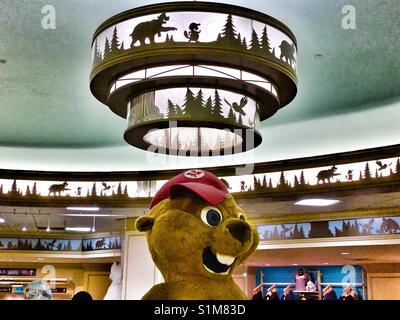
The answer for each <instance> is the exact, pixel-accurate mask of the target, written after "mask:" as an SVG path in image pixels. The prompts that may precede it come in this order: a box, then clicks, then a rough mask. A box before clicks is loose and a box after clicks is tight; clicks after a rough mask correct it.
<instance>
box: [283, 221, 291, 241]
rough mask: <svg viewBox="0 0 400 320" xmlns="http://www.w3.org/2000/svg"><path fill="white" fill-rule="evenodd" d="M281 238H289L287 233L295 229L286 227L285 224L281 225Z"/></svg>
mask: <svg viewBox="0 0 400 320" xmlns="http://www.w3.org/2000/svg"><path fill="white" fill-rule="evenodd" d="M281 228H282V231H281V238H286V237H287V233H288V232H290V231H292V229H293V227H286V226H285V225H284V224H281Z"/></svg>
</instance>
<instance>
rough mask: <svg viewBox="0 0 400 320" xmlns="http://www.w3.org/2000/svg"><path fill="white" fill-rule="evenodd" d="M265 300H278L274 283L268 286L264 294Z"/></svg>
mask: <svg viewBox="0 0 400 320" xmlns="http://www.w3.org/2000/svg"><path fill="white" fill-rule="evenodd" d="M265 300H271V301H274V300H275V301H276V300H279V297H278V294H277V293H276V285H275V284H274V285H272V286H271V287H269V288H268V292H267V294H266V295H265Z"/></svg>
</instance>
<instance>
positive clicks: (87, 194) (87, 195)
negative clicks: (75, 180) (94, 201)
mask: <svg viewBox="0 0 400 320" xmlns="http://www.w3.org/2000/svg"><path fill="white" fill-rule="evenodd" d="M86 197H87V198H89V189H87V193H86Z"/></svg>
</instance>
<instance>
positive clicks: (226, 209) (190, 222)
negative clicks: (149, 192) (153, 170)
mask: <svg viewBox="0 0 400 320" xmlns="http://www.w3.org/2000/svg"><path fill="white" fill-rule="evenodd" d="M136 228H137V229H138V230H139V231H143V232H144V231H145V232H146V233H147V243H148V246H149V249H150V253H151V256H152V258H153V261H154V263H155V264H156V266H157V267H158V269H159V270H160V271H161V273H162V275H163V277H164V280H165V282H164V283H161V284H158V285H155V286H153V287H152V288H151V289H150V291H148V292H147V293H146V294H145V295H144V296H143V298H142V299H146V300H244V299H248V298H247V297H246V295H245V294H244V293H243V292H242V290H241V289H240V288H239V286H238V285H237V284H236V283H235V282H234V281H233V279H232V272H233V270H234V269H235V268H236V267H237V266H239V265H240V264H241V263H243V261H245V260H246V259H247V258H248V257H249V256H250V255H251V254H252V253H253V252H254V251H255V250H256V248H257V245H258V241H259V238H258V233H257V230H256V228H255V227H254V226H253V225H252V224H250V223H249V222H248V221H247V218H246V214H245V213H244V211H243V210H242V209H241V208H240V207H239V206H238V205H237V204H236V202H235V200H234V198H233V197H232V195H231V194H230V193H229V191H228V189H227V187H226V185H225V184H224V183H223V182H222V181H221V180H220V179H218V178H217V177H216V176H214V175H213V174H211V173H210V172H208V171H205V170H189V171H186V172H184V173H182V174H180V175H178V176H176V177H174V178H172V179H171V180H169V181H168V182H167V183H166V184H165V185H164V186H163V187H162V188H161V189H160V190H159V191H158V192H157V194H156V195H155V197H154V198H153V200H152V202H151V204H150V211H149V213H148V214H146V215H144V216H141V217H139V218H138V219H137V220H136Z"/></svg>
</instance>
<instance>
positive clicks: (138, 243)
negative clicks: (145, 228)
mask: <svg viewBox="0 0 400 320" xmlns="http://www.w3.org/2000/svg"><path fill="white" fill-rule="evenodd" d="M123 257H124V258H123V260H124V278H123V285H122V299H126V300H140V299H141V298H142V297H143V295H144V294H145V293H146V292H147V291H149V290H150V288H151V287H152V286H153V285H155V284H157V283H160V282H162V276H161V273H160V272H159V271H158V269H157V268H156V266H155V264H154V263H153V260H152V258H151V255H150V252H149V249H148V247H147V241H146V236H145V235H144V234H143V233H137V232H135V231H129V232H126V236H125V241H124V254H123Z"/></svg>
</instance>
